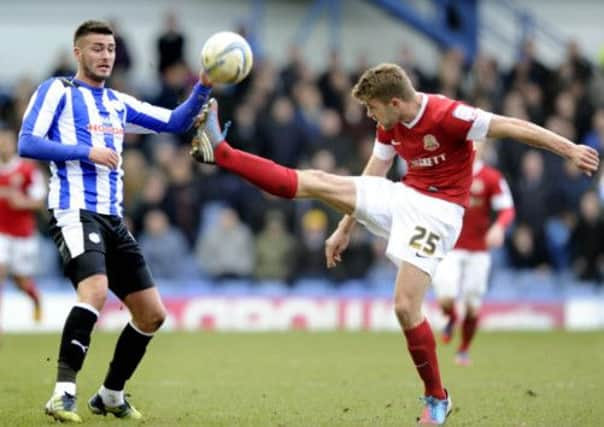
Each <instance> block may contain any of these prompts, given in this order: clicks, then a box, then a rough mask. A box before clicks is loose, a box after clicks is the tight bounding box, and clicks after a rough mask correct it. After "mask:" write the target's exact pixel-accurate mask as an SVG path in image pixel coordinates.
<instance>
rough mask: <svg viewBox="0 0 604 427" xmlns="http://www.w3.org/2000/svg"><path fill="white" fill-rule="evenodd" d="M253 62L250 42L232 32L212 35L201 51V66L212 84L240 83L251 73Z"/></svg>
mask: <svg viewBox="0 0 604 427" xmlns="http://www.w3.org/2000/svg"><path fill="white" fill-rule="evenodd" d="M253 61H254V59H253V56H252V49H251V48H250V45H249V44H248V42H247V41H246V40H245V39H244V38H243V37H241V36H240V35H239V34H235V33H232V32H230V31H222V32H219V33H216V34H214V35H212V36H211V37H210V38H209V39H208V40H206V42H205V43H204V45H203V48H202V49H201V65H202V67H203V69H204V70H205V71H206V73H208V76H209V77H210V80H211V81H212V83H222V84H233V83H239V82H240V81H241V80H243V79H244V78H246V77H247V75H248V74H249V73H250V70H251V69H252V63H253Z"/></svg>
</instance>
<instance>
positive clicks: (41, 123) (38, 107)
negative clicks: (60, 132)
mask: <svg viewBox="0 0 604 427" xmlns="http://www.w3.org/2000/svg"><path fill="white" fill-rule="evenodd" d="M64 102H65V87H64V86H63V84H62V83H61V81H60V80H59V79H50V80H46V81H45V82H44V83H42V84H41V85H40V86H39V87H38V89H37V90H36V91H35V92H34V94H33V95H32V97H31V99H30V100H29V104H28V106H27V109H26V110H25V114H24V116H23V125H22V127H21V134H22V135H23V134H29V135H34V136H39V137H42V138H44V137H46V135H47V134H48V130H49V129H50V127H51V126H52V124H53V123H54V121H55V120H57V118H58V115H59V114H60V113H61V109H62V105H63V103H64Z"/></svg>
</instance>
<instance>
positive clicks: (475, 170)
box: [472, 160, 484, 175]
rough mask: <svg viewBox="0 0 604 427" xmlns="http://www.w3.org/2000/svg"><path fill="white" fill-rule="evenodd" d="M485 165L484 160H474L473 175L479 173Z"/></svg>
mask: <svg viewBox="0 0 604 427" xmlns="http://www.w3.org/2000/svg"><path fill="white" fill-rule="evenodd" d="M483 166H484V162H483V161H482V160H474V163H473V164H472V175H476V174H478V172H480V169H482V167H483Z"/></svg>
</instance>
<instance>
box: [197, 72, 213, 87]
mask: <svg viewBox="0 0 604 427" xmlns="http://www.w3.org/2000/svg"><path fill="white" fill-rule="evenodd" d="M199 83H201V84H202V85H204V86H205V87H212V80H210V76H209V75H208V73H206V72H205V70H201V71H200V72H199Z"/></svg>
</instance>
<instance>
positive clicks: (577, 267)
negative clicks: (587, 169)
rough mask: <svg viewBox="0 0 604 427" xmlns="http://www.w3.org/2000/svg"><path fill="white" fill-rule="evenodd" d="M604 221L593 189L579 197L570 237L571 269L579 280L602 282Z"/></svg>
mask: <svg viewBox="0 0 604 427" xmlns="http://www.w3.org/2000/svg"><path fill="white" fill-rule="evenodd" d="M603 237H604V221H603V220H602V216H601V213H600V201H599V199H598V195H597V194H596V192H594V191H589V192H587V193H585V194H584V195H583V197H582V198H581V206H580V210H579V219H578V221H577V225H576V227H575V228H574V230H573V232H572V234H571V238H570V246H571V258H572V263H573V270H574V272H575V274H576V275H577V277H578V278H579V279H580V280H593V281H598V282H600V284H601V283H602V272H603V271H604V241H603V240H602V238H603Z"/></svg>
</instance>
